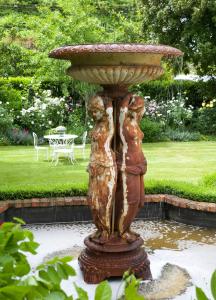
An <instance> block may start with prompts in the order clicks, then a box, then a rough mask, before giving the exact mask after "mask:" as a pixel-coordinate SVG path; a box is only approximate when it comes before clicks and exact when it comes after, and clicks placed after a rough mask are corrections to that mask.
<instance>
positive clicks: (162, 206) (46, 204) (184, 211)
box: [0, 194, 216, 227]
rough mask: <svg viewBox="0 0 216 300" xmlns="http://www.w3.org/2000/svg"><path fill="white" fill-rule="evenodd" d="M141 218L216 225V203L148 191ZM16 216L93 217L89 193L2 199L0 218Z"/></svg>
mask: <svg viewBox="0 0 216 300" xmlns="http://www.w3.org/2000/svg"><path fill="white" fill-rule="evenodd" d="M145 202H146V203H145V205H144V207H143V208H142V209H141V211H140V213H139V214H138V216H137V217H138V218H141V219H172V220H176V221H179V222H183V223H186V224H193V225H201V226H208V227H216V203H208V202H198V201H193V200H188V199H185V198H180V197H177V196H173V195H166V194H165V195H161V194H159V195H146V196H145ZM13 216H17V217H20V218H23V219H24V220H25V221H26V222H27V223H52V222H72V221H90V220H91V212H90V209H89V207H88V205H87V200H86V196H76V197H55V198H32V199H24V200H5V201H1V202H0V221H10V220H11V219H12V218H13Z"/></svg>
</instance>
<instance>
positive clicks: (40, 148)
mask: <svg viewBox="0 0 216 300" xmlns="http://www.w3.org/2000/svg"><path fill="white" fill-rule="evenodd" d="M32 134H33V139H34V148H35V151H36V159H37V161H38V159H39V151H40V150H43V151H45V157H46V159H47V160H48V159H49V148H48V147H42V146H38V136H37V134H36V133H35V132H33V133H32Z"/></svg>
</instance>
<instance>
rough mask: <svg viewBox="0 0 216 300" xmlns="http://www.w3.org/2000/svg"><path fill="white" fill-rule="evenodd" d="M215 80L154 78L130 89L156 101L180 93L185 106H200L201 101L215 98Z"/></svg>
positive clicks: (170, 97)
mask: <svg viewBox="0 0 216 300" xmlns="http://www.w3.org/2000/svg"><path fill="white" fill-rule="evenodd" d="M215 89H216V80H214V79H212V80H209V81H202V80H200V81H189V80H155V81H150V82H144V83H142V84H139V85H136V86H134V87H132V91H134V92H139V93H141V94H142V95H143V96H150V98H151V99H155V100H156V101H157V102H158V103H160V101H161V100H164V101H165V100H166V99H172V98H173V97H174V98H177V96H178V94H179V93H180V95H181V96H183V97H184V99H186V106H189V105H192V106H193V107H195V108H197V107H201V106H202V102H203V101H206V100H212V99H214V98H215Z"/></svg>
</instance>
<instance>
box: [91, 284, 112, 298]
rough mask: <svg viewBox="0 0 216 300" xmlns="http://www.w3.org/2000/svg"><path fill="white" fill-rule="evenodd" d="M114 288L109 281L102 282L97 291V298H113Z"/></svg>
mask: <svg viewBox="0 0 216 300" xmlns="http://www.w3.org/2000/svg"><path fill="white" fill-rule="evenodd" d="M111 298H112V289H111V287H110V285H109V283H108V281H103V282H101V283H100V284H99V285H98V286H97V288H96V291H95V300H111Z"/></svg>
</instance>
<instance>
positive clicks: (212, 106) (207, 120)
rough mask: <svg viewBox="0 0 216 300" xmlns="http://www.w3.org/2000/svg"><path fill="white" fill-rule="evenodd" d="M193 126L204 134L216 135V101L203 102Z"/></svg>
mask: <svg viewBox="0 0 216 300" xmlns="http://www.w3.org/2000/svg"><path fill="white" fill-rule="evenodd" d="M193 126H194V128H195V129H196V130H198V131H200V132H201V133H203V134H209V135H216V99H212V100H210V101H203V103H202V107H201V108H199V109H198V111H197V112H196V114H195V116H194V124H193Z"/></svg>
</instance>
